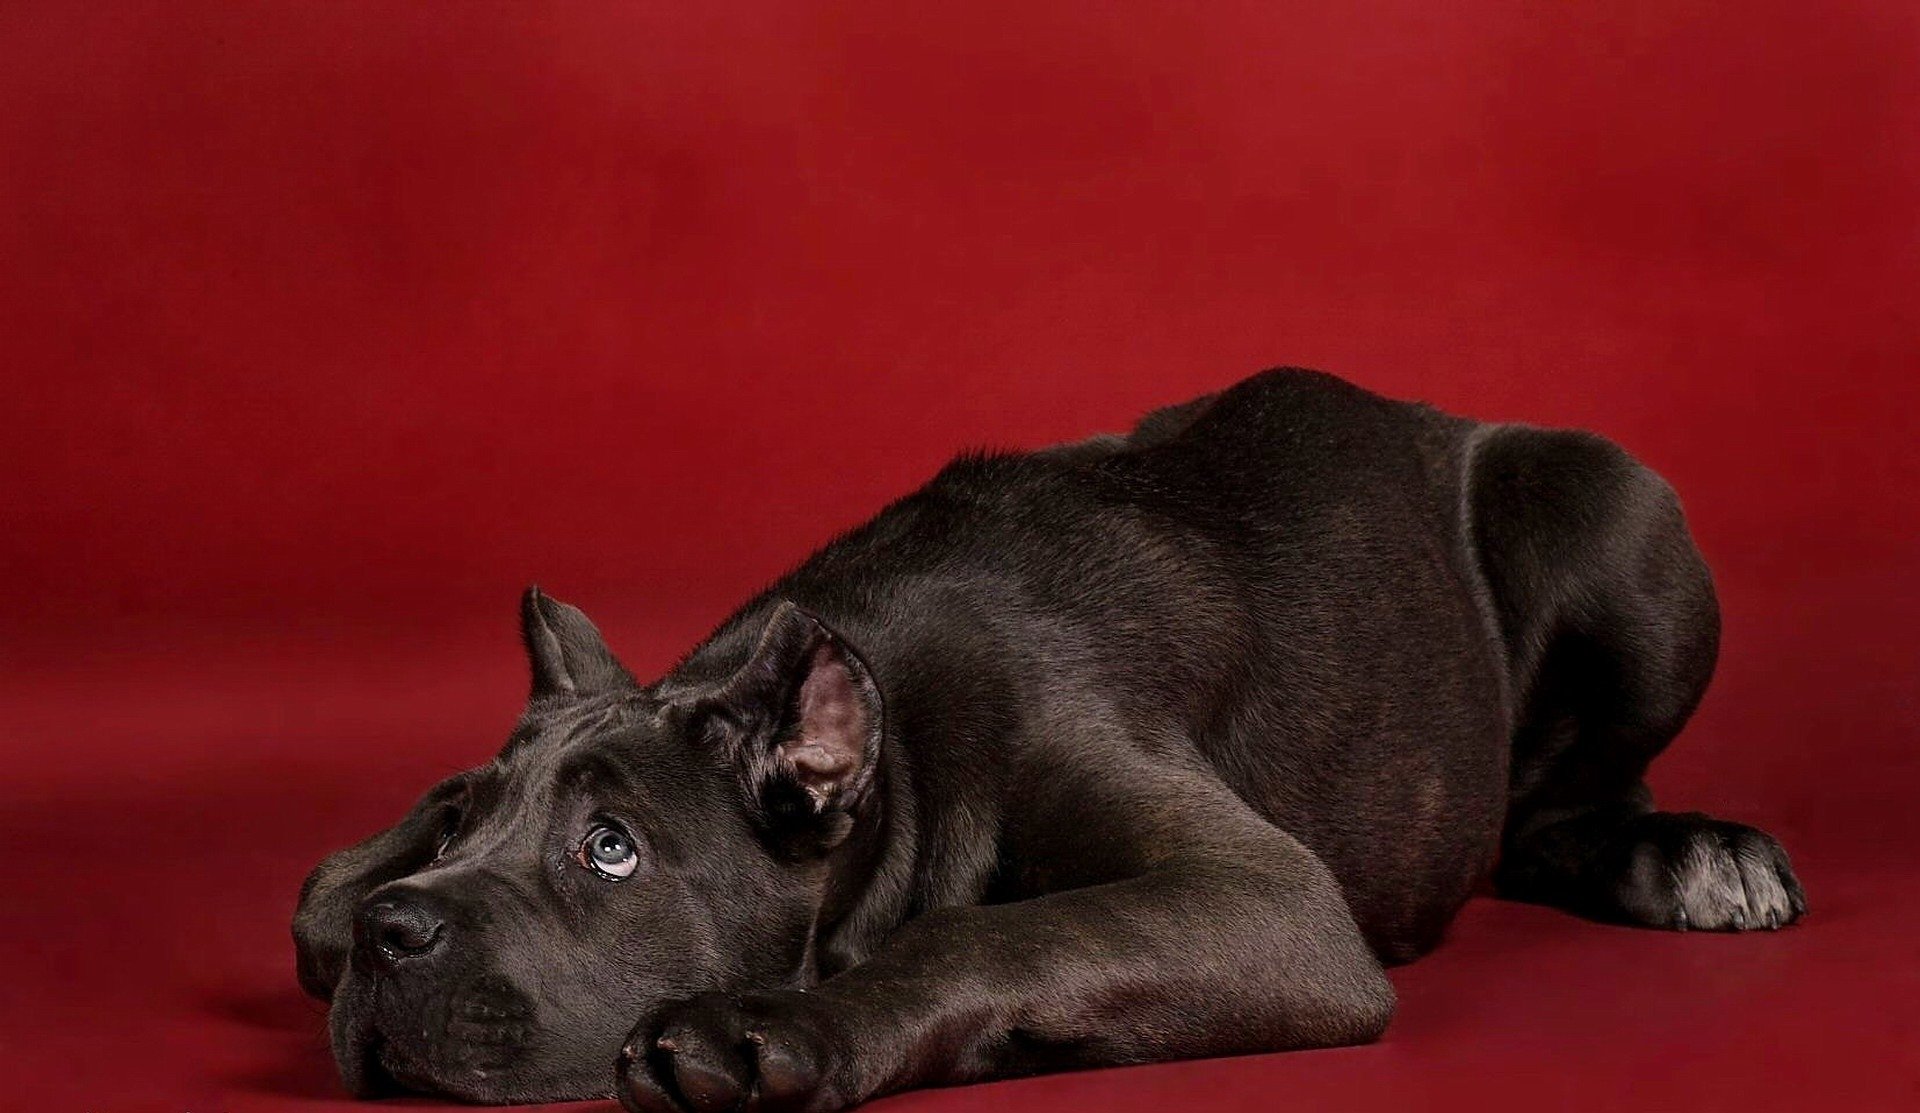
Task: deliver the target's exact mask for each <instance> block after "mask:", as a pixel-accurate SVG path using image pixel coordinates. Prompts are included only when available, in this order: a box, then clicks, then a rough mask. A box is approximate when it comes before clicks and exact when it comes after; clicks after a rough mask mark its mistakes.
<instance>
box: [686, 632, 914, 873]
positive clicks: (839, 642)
mask: <svg viewBox="0 0 1920 1113" xmlns="http://www.w3.org/2000/svg"><path fill="white" fill-rule="evenodd" d="M701 703H702V705H703V707H704V709H705V710H707V711H708V712H710V713H712V714H713V716H714V719H715V720H716V721H717V722H718V723H719V724H720V728H721V730H722V732H723V733H724V734H725V735H726V736H727V744H728V746H729V748H730V750H731V752H732V757H733V760H734V767H735V769H736V770H737V772H738V773H739V776H740V780H741V784H742V787H743V788H744V790H745V791H746V792H747V794H748V797H749V804H750V806H751V808H752V810H753V811H754V813H755V815H756V818H757V819H759V820H760V821H761V822H762V824H763V825H765V826H767V827H769V828H772V829H775V830H777V831H778V832H779V833H781V834H785V835H791V836H797V837H798V841H800V842H805V843H811V845H812V846H813V847H814V848H815V849H818V850H825V849H828V848H830V847H832V846H833V845H835V844H837V843H838V842H839V841H840V840H841V839H843V838H844V837H845V836H846V833H847V831H848V829H850V827H851V826H852V819H851V816H852V813H853V811H854V810H855V809H856V808H857V807H858V806H859V805H860V802H861V801H862V800H863V799H864V798H865V796H866V794H867V791H868V789H869V787H870V786H871V785H872V783H873V778H874V766H875V763H876V762H877V761H878V759H879V756H880V728H881V704H880V689H879V687H878V685H876V684H875V683H874V680H873V674H872V673H871V672H869V671H868V669H867V666H866V663H865V662H864V661H862V660H861V659H860V655H859V653H858V652H857V651H855V650H854V649H853V647H852V646H850V645H848V644H847V643H846V642H845V641H844V640H843V639H842V638H841V637H840V636H839V635H838V634H836V633H834V632H833V631H832V630H829V629H827V627H826V626H825V625H824V624H823V623H821V622H820V620H819V619H817V618H815V617H814V616H812V615H810V614H808V613H807V612H806V611H803V610H801V609H800V608H799V607H797V606H795V605H793V604H792V603H788V602H782V603H781V604H780V606H779V608H778V609H777V610H775V612H774V614H773V617H772V618H771V619H769V620H768V622H767V626H766V630H765V631H764V632H763V633H762V634H761V636H760V643H759V645H758V646H757V647H756V648H755V649H754V651H753V655H752V656H751V657H750V658H748V660H747V663H746V664H744V665H742V666H741V667H740V670H739V671H738V672H736V673H735V674H734V675H733V677H732V678H731V679H729V680H728V681H727V682H726V683H725V684H723V685H722V686H721V687H720V690H719V691H718V692H716V693H714V694H712V695H709V696H707V697H706V698H705V699H703V700H702V701H701Z"/></svg>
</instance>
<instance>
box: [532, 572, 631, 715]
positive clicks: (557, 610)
mask: <svg viewBox="0 0 1920 1113" xmlns="http://www.w3.org/2000/svg"><path fill="white" fill-rule="evenodd" d="M520 637H521V638H522V640H524V641H525V642H526V643H527V663H528V664H530V665H531V666H532V667H533V698H534V699H541V698H545V697H553V696H560V697H565V696H589V695H596V694H599V693H602V692H608V691H613V690H616V689H620V688H632V687H635V686H636V685H635V683H634V679H633V675H632V674H631V673H629V672H628V671H627V670H626V667H625V666H623V665H621V664H620V662H619V661H618V660H617V659H616V658H615V657H614V655H613V650H611V649H608V648H607V643H606V641H605V640H603V639H602V638H601V637H600V631H599V630H597V629H595V628H594V625H593V623H592V622H590V621H588V619H587V616H586V615H585V614H582V613H581V611H580V608H578V607H570V606H568V605H567V604H565V603H562V602H561V601H560V600H558V599H554V598H552V597H550V596H547V595H544V594H542V593H541V591H540V589H539V588H537V587H530V588H528V589H527V593H526V594H525V595H523V596H521V597H520Z"/></svg>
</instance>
